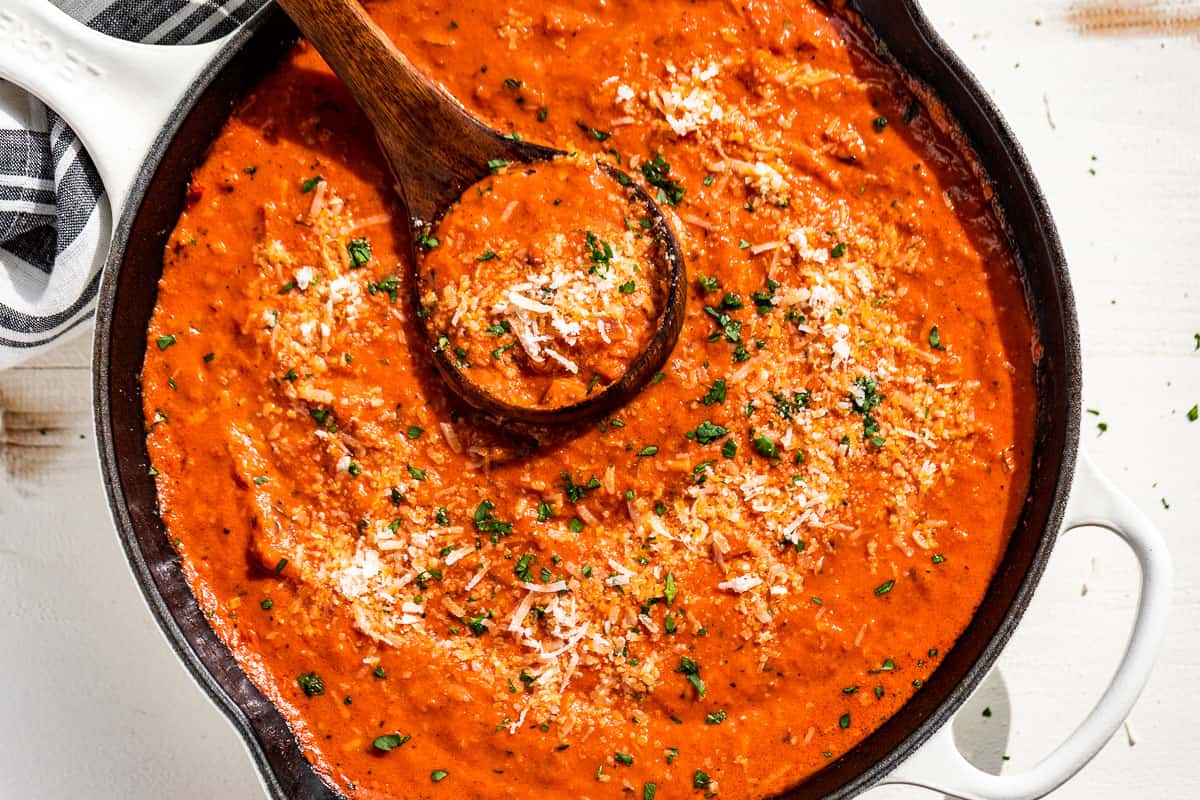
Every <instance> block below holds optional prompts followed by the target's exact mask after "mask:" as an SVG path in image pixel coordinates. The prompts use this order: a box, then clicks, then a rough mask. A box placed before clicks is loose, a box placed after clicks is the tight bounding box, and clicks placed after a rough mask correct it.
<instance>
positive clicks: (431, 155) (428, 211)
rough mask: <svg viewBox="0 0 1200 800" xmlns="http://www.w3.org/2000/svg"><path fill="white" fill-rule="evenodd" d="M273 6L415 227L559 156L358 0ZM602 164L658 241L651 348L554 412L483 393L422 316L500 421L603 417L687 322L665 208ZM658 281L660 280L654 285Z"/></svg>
mask: <svg viewBox="0 0 1200 800" xmlns="http://www.w3.org/2000/svg"><path fill="white" fill-rule="evenodd" d="M279 5H280V6H281V7H282V8H283V10H284V11H285V12H287V14H288V15H289V16H290V17H291V18H292V20H293V21H294V22H295V23H296V25H297V27H299V28H300V30H301V32H302V33H303V34H304V35H305V37H306V38H308V40H309V41H310V42H312V44H313V45H314V46H315V47H316V49H317V52H318V53H320V54H321V57H322V58H324V59H325V61H326V63H327V64H328V65H329V66H330V68H331V69H333V71H334V73H335V74H336V75H337V76H338V78H339V79H341V81H342V83H343V84H345V86H346V88H347V89H348V90H349V91H350V94H351V95H352V96H353V97H354V99H355V101H356V102H357V103H358V104H359V106H360V107H361V108H362V109H363V111H364V112H365V113H366V115H367V117H368V118H369V119H370V120H371V124H372V125H373V126H374V128H375V135H376V137H377V139H378V141H379V145H380V148H381V149H382V150H383V154H384V156H385V157H386V158H387V160H388V162H389V163H390V164H391V167H392V171H393V172H394V173H395V174H396V176H397V177H398V178H399V180H400V188H401V192H402V194H403V196H404V200H405V203H406V205H407V207H408V212H409V215H410V217H412V221H413V223H414V224H415V225H417V226H421V225H432V224H435V223H437V222H438V221H439V220H440V219H441V217H442V215H443V214H444V213H445V212H446V211H447V210H448V209H449V208H450V207H451V206H452V205H453V204H454V203H455V202H457V201H458V200H459V198H460V197H461V196H462V194H463V192H464V191H466V190H467V189H468V187H470V186H472V185H473V184H475V183H478V182H479V181H480V180H482V179H484V178H485V177H487V176H488V175H489V174H490V173H491V166H492V165H493V164H496V163H497V162H505V163H512V162H517V163H530V162H537V161H547V160H550V159H553V158H556V157H558V156H561V155H565V153H563V152H562V151H560V150H554V149H552V148H549V147H543V146H540V145H535V144H530V143H527V142H524V141H521V140H519V139H517V138H515V137H506V136H504V135H502V134H501V133H499V132H498V131H496V130H493V129H491V128H489V127H487V126H486V125H484V124H483V123H481V122H480V121H479V120H478V119H476V118H475V117H473V116H471V115H470V114H469V113H467V112H466V111H465V110H464V109H463V107H462V106H461V105H460V104H459V103H458V101H456V100H455V99H454V98H453V97H452V96H451V95H450V94H449V93H448V92H446V91H444V90H443V89H441V88H440V87H438V86H437V85H435V84H434V83H433V82H431V81H430V80H429V79H427V78H426V77H425V76H424V75H422V74H421V73H420V72H419V71H418V70H417V68H416V67H415V66H414V65H413V64H412V62H410V61H409V60H408V58H407V57H406V56H405V55H404V54H403V53H402V52H400V50H399V48H397V47H396V46H395V45H394V44H393V43H392V41H391V39H390V38H389V37H388V35H387V34H386V33H385V32H384V31H383V29H381V28H380V27H379V26H378V25H377V24H376V23H375V22H374V21H373V20H372V19H371V17H370V16H369V15H368V14H367V12H366V11H365V10H364V9H363V7H362V5H360V4H359V3H358V2H357V0H280V1H279ZM598 166H599V168H600V169H602V170H603V171H604V172H606V173H608V175H609V177H611V178H613V179H614V180H616V181H618V182H619V183H620V184H621V185H622V186H627V187H629V189H630V192H631V197H632V199H633V200H634V201H635V202H639V203H640V204H641V205H642V206H643V207H644V208H645V210H646V215H645V216H646V220H647V223H648V227H647V230H646V234H647V235H648V236H651V237H653V238H654V240H655V241H656V242H657V243H658V245H659V246H658V247H657V248H656V249H655V252H656V253H657V256H658V257H657V258H655V259H653V261H654V267H655V270H656V272H657V276H656V280H655V281H654V282H655V283H656V284H657V283H660V282H661V285H662V286H663V287H664V292H665V296H664V298H665V299H664V302H663V304H662V309H661V314H660V316H659V319H658V321H657V328H656V331H655V334H654V336H653V337H652V338H651V339H650V341H649V345H648V346H647V347H646V348H645V350H643V351H642V352H641V353H640V354H638V355H637V356H636V357H635V358H632V359H631V360H630V361H629V362H628V364H627V368H626V370H625V373H624V375H622V376H621V377H620V379H619V380H616V381H615V382H613V383H612V384H610V385H609V386H608V387H607V388H605V389H603V390H601V391H597V392H595V393H594V394H589V395H588V396H587V398H586V399H584V400H582V401H580V402H577V403H573V404H570V405H565V406H562V407H556V408H535V407H530V406H525V405H520V404H518V403H516V402H514V400H513V399H512V398H513V397H516V396H519V395H520V393H519V392H506V393H504V396H503V397H502V396H501V395H500V394H498V393H493V392H491V391H487V390H484V389H483V388H482V387H480V386H479V385H477V384H476V383H475V381H474V380H473V378H472V377H471V376H470V375H468V374H467V373H468V371H469V370H468V369H467V368H466V366H469V365H466V366H464V365H462V364H460V363H459V361H458V359H452V358H451V357H450V354H449V353H448V352H447V348H446V347H445V346H443V345H441V344H440V343H439V342H440V338H444V336H439V332H438V331H435V330H433V328H432V327H431V325H430V323H429V321H428V319H427V317H428V316H429V315H418V316H419V317H421V318H422V320H421V328H422V330H423V332H424V334H425V337H426V345H427V349H428V352H430V353H431V357H432V358H433V361H434V363H435V364H436V366H437V369H438V372H439V373H441V375H442V377H443V378H444V379H445V380H446V383H447V384H448V385H449V387H450V389H451V390H452V391H453V392H454V393H455V394H456V395H457V396H458V397H459V398H460V399H461V400H463V401H465V402H466V403H467V404H468V405H470V406H473V407H474V408H477V409H480V410H482V411H485V412H488V413H490V414H492V415H495V416H497V417H500V418H503V419H506V420H510V421H519V422H525V423H529V424H534V425H550V424H560V425H561V424H568V423H572V422H576V421H579V420H582V419H584V418H587V417H593V416H600V415H602V414H605V413H607V412H609V411H611V410H613V409H615V408H616V407H617V406H620V405H623V404H624V403H626V402H628V401H629V400H630V399H632V398H633V397H634V396H635V395H636V394H637V393H638V392H639V391H640V390H641V388H642V387H643V386H644V385H645V383H646V382H647V381H649V380H650V379H651V378H652V377H653V376H654V374H655V373H656V372H658V370H659V369H660V368H661V367H662V366H663V364H664V363H665V362H666V360H667V358H668V357H669V356H670V354H671V351H672V349H673V348H674V346H675V343H676V341H677V340H678V338H679V332H680V330H681V329H682V326H683V314H684V304H685V297H686V288H685V287H686V284H687V275H686V270H685V267H684V261H683V255H682V253H681V252H680V249H679V243H678V241H677V240H676V238H675V235H674V232H673V231H672V230H671V228H670V225H669V224H668V222H667V220H666V218H665V217H664V216H663V213H662V209H661V208H659V207H658V205H657V203H655V201H654V200H653V199H652V198H651V197H650V195H648V194H647V193H646V192H645V190H644V189H642V188H641V187H640V186H638V185H637V184H635V183H633V181H632V180H631V179H630V178H629V177H628V176H626V175H624V174H623V173H620V171H619V170H618V169H617V168H616V167H615V166H613V165H611V164H608V163H605V162H601V163H600V164H599V165H598ZM415 260H416V259H415V252H414V258H413V259H412V261H413V263H412V264H410V267H413V268H412V269H410V278H411V280H410V282H409V283H410V292H409V296H410V297H411V299H412V301H413V305H414V308H420V307H422V306H423V305H424V304H423V301H422V297H423V296H424V294H425V292H426V286H425V285H424V281H423V279H422V277H421V275H420V273H419V271H417V270H416V269H415ZM658 279H661V281H659V280H658Z"/></svg>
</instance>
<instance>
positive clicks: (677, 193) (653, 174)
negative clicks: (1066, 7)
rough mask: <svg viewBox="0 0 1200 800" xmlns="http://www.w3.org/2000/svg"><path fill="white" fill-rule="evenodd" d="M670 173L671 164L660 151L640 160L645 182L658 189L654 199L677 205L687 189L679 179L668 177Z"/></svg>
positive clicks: (681, 200)
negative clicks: (647, 159) (648, 158)
mask: <svg viewBox="0 0 1200 800" xmlns="http://www.w3.org/2000/svg"><path fill="white" fill-rule="evenodd" d="M670 174H671V165H670V164H669V163H668V162H667V160H666V159H664V158H663V157H662V153H655V154H654V158H653V159H652V160H649V161H643V162H642V175H644V176H645V178H646V182H647V183H649V184H650V185H651V186H654V187H656V188H657V189H658V194H657V195H656V196H655V198H654V199H655V201H656V202H659V203H663V202H666V203H670V204H671V205H673V206H677V205H679V204H680V203H681V202H683V195H684V193H685V192H686V191H687V190H686V189H685V188H684V187H683V185H682V184H680V183H679V181H677V180H674V179H673V178H670V177H668V176H669V175H670Z"/></svg>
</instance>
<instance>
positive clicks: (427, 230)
mask: <svg viewBox="0 0 1200 800" xmlns="http://www.w3.org/2000/svg"><path fill="white" fill-rule="evenodd" d="M417 244H418V245H419V246H420V247H422V248H424V249H426V250H432V249H434V248H435V247H437V246H438V244H439V242H438V240H437V237H435V236H434V235H433V226H432V225H425V226H423V227H422V228H421V230H420V232H419V233H418V234H417Z"/></svg>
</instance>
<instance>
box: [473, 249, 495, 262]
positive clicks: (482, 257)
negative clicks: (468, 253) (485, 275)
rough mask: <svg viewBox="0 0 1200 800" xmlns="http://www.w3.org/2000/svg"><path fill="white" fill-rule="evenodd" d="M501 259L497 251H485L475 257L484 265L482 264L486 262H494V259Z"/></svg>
mask: <svg viewBox="0 0 1200 800" xmlns="http://www.w3.org/2000/svg"><path fill="white" fill-rule="evenodd" d="M499 257H500V256H498V255H496V251H495V250H484V251H483V252H482V253H480V254H479V255H477V256H475V260H476V261H479V262H480V263H482V262H484V261H492V260H494V259H497V258H499Z"/></svg>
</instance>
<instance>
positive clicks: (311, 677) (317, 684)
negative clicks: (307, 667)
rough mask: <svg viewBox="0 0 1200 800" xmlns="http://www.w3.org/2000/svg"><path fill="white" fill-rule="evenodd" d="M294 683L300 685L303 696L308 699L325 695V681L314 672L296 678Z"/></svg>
mask: <svg viewBox="0 0 1200 800" xmlns="http://www.w3.org/2000/svg"><path fill="white" fill-rule="evenodd" d="M296 683H298V684H300V688H301V689H303V690H304V694H306V695H307V696H309V697H315V696H317V695H319V694H325V681H324V679H323V678H322V677H321V676H320V675H318V674H317V673H315V672H306V673H304V674H303V675H300V676H298V677H297V678H296Z"/></svg>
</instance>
